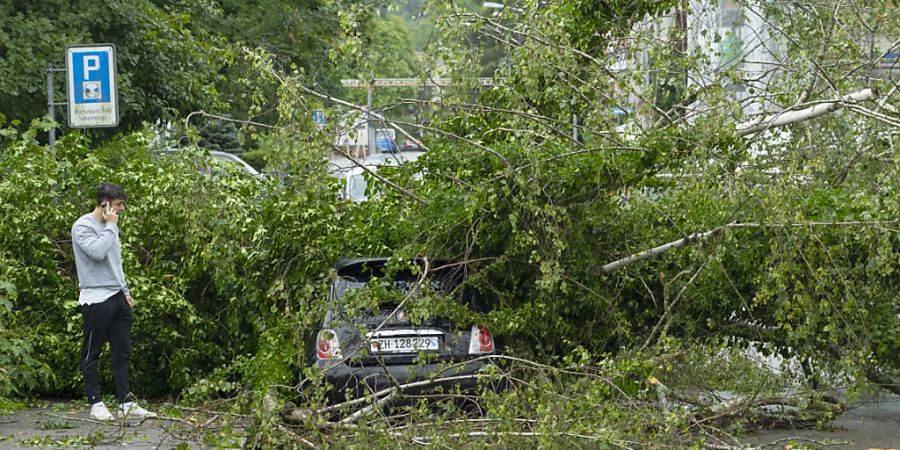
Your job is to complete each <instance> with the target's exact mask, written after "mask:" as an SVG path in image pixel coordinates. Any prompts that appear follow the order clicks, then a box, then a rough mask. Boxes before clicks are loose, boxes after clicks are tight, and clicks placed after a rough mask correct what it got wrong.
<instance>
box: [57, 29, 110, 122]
mask: <svg viewBox="0 0 900 450" xmlns="http://www.w3.org/2000/svg"><path fill="white" fill-rule="evenodd" d="M66 71H67V74H68V76H67V82H68V100H69V102H68V103H69V126H71V127H73V128H94V127H114V126H116V125H118V124H119V107H118V92H117V89H116V47H115V46H114V45H112V44H97V45H72V46H69V47H66Z"/></svg>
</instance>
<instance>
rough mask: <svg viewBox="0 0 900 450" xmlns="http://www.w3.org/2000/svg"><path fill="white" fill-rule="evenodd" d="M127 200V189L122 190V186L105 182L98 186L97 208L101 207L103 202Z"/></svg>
mask: <svg viewBox="0 0 900 450" xmlns="http://www.w3.org/2000/svg"><path fill="white" fill-rule="evenodd" d="M126 198H127V196H126V195H125V189H122V186H119V185H118V184H113V183H110V182H108V181H104V182H103V183H100V185H99V186H97V206H100V204H101V203H103V202H111V201H115V200H125V199H126Z"/></svg>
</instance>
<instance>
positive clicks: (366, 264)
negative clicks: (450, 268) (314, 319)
mask: <svg viewBox="0 0 900 450" xmlns="http://www.w3.org/2000/svg"><path fill="white" fill-rule="evenodd" d="M390 260H391V258H389V257H366V258H344V259H339V260H338V261H337V262H335V263H334V268H335V270H337V273H338V275H353V274H358V273H360V272H362V271H363V269H364V268H366V269H370V270H371V269H381V268H382V267H384V266H385V265H387V263H388V261H390ZM412 261H414V262H415V263H416V264H418V265H419V266H424V265H425V258H424V257H416V258H414V259H413V260H412ZM445 264H446V261H445V260H442V259H429V264H428V265H429V267H432V268H434V267H440V266H443V265H445Z"/></svg>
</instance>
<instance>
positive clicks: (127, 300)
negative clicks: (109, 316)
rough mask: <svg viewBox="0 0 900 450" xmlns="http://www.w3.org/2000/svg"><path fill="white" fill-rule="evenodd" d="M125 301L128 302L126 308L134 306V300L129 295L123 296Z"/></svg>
mask: <svg viewBox="0 0 900 450" xmlns="http://www.w3.org/2000/svg"><path fill="white" fill-rule="evenodd" d="M125 301H126V302H128V306H134V298H132V297H131V296H130V295H126V296H125Z"/></svg>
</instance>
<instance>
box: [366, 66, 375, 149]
mask: <svg viewBox="0 0 900 450" xmlns="http://www.w3.org/2000/svg"><path fill="white" fill-rule="evenodd" d="M373 84H374V83H372V81H371V80H370V81H369V82H367V83H366V89H367V90H368V92H367V94H366V115H367V117H366V137H367V138H368V140H369V155H374V154H375V127H374V126H373V124H372V90H373V89H374V86H373Z"/></svg>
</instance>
